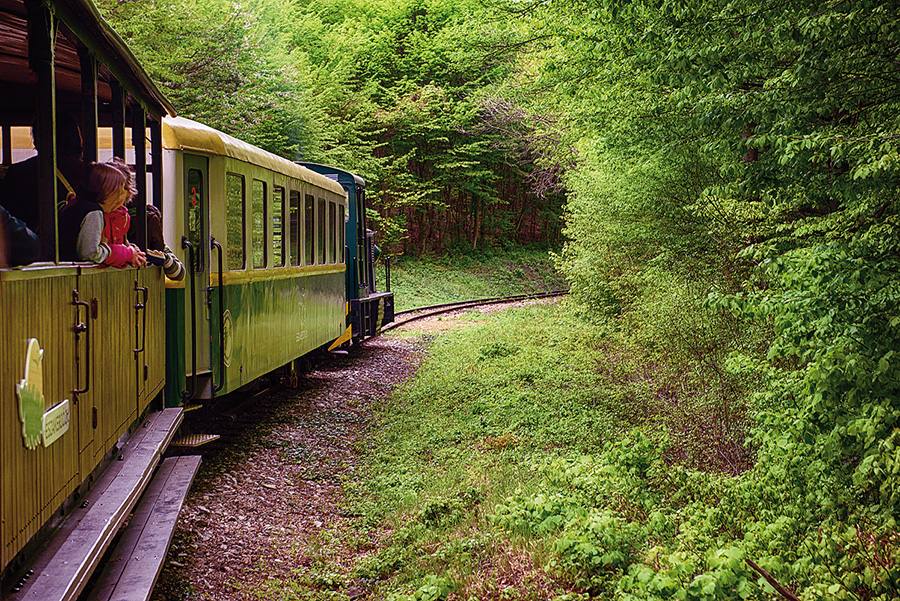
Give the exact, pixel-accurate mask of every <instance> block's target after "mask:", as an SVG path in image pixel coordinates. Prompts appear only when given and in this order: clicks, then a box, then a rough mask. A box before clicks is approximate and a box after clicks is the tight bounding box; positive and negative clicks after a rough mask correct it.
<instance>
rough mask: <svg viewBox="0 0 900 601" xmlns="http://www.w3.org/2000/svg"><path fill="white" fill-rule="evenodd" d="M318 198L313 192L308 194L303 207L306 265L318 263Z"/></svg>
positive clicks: (304, 256)
mask: <svg viewBox="0 0 900 601" xmlns="http://www.w3.org/2000/svg"><path fill="white" fill-rule="evenodd" d="M315 204H316V199H315V198H313V195H312V194H307V195H306V200H305V202H304V207H303V216H304V217H303V238H304V241H305V243H304V251H305V253H304V255H303V259H304V261H305V264H306V265H315V264H316V255H315V250H316V214H315Z"/></svg>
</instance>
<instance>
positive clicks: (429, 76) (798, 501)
mask: <svg viewBox="0 0 900 601" xmlns="http://www.w3.org/2000/svg"><path fill="white" fill-rule="evenodd" d="M98 4H99V5H100V7H101V10H102V11H103V12H104V15H105V16H106V18H107V19H108V20H109V21H110V22H111V23H112V24H113V26H114V27H115V28H116V30H117V31H118V32H119V33H120V34H121V35H122V36H123V37H124V38H125V39H126V40H127V41H128V43H129V44H130V46H131V48H132V50H133V51H134V53H135V54H136V55H137V57H138V58H139V59H140V60H141V61H142V63H143V64H144V65H145V67H146V68H147V69H148V71H149V73H150V74H151V75H152V76H153V77H154V78H155V79H156V80H157V81H158V82H159V84H160V85H161V87H162V88H163V89H164V90H165V91H166V93H167V95H168V96H169V98H170V99H171V100H172V101H173V103H174V104H175V106H176V107H177V108H178V110H179V111H180V112H181V114H182V115H184V116H188V117H191V118H194V119H197V120H200V121H203V122H206V123H208V124H210V125H212V126H215V127H218V128H220V129H222V130H224V131H226V132H228V133H231V134H233V135H236V136H238V137H241V138H244V139H247V140H249V141H251V142H253V143H255V144H257V145H259V146H261V147H263V148H266V149H268V150H271V151H272V152H276V153H278V154H281V155H283V156H287V157H290V158H302V159H303V160H308V161H315V162H322V163H329V164H333V165H336V166H339V167H341V168H345V169H348V170H350V171H354V172H356V173H358V174H360V175H361V176H363V177H364V178H365V179H366V180H367V181H368V182H369V185H370V188H369V190H370V194H371V196H370V199H371V200H372V201H373V202H372V207H373V209H374V210H373V211H372V214H371V217H372V220H373V223H375V224H376V225H375V227H376V229H378V230H379V231H380V235H381V241H380V243H381V244H382V246H383V247H384V248H385V250H386V252H387V253H388V254H391V255H394V256H401V255H423V254H434V253H437V254H453V253H465V252H470V251H471V250H473V249H475V250H477V249H482V248H505V247H511V246H523V245H524V246H527V245H537V246H542V247H547V248H551V249H554V251H555V261H556V264H557V267H558V268H559V269H560V270H561V271H562V272H563V273H564V274H565V276H566V278H567V280H568V282H569V284H570V286H571V291H572V294H571V297H572V299H571V302H572V303H573V304H574V306H575V307H576V308H577V311H578V315H579V319H581V320H582V322H583V323H588V324H603V326H602V327H603V328H605V331H614V332H615V335H612V334H611V335H610V338H609V339H602V340H599V341H598V342H597V343H596V344H597V347H598V348H608V349H613V350H611V351H610V352H611V353H614V354H615V356H616V357H618V358H619V359H620V360H621V361H625V362H630V363H639V364H640V365H641V366H642V368H641V370H638V371H637V372H636V373H638V374H639V375H640V374H644V375H641V376H640V377H641V378H643V379H642V380H641V382H644V384H641V385H642V386H644V393H645V394H646V398H647V399H649V401H648V402H652V403H656V404H660V405H666V404H667V403H669V404H670V405H669V406H679V407H680V406H684V405H688V404H690V405H691V406H692V407H700V408H702V410H699V411H698V412H695V413H694V414H693V415H694V416H697V415H701V416H703V419H704V420H705V421H703V422H702V423H701V424H699V425H698V423H696V422H690V423H682V424H680V426H679V425H678V424H676V425H675V426H673V427H672V428H670V429H669V430H668V431H664V430H661V429H654V430H652V431H648V430H644V429H642V428H641V427H640V423H639V420H638V421H637V422H635V423H636V425H637V426H638V427H636V428H635V429H634V430H632V431H630V432H627V433H625V434H624V435H622V436H621V437H619V438H616V439H612V440H608V441H607V442H606V443H605V444H603V445H601V446H599V447H598V448H596V449H593V450H591V449H586V450H584V451H585V455H584V456H583V457H581V458H573V457H561V458H560V459H559V461H558V462H556V463H554V464H553V465H550V466H547V467H546V470H547V473H548V476H547V484H546V487H545V490H544V491H543V492H542V493H540V494H526V493H522V494H520V495H518V496H513V497H510V498H509V499H508V500H507V501H506V502H504V503H503V504H502V506H498V507H497V508H496V509H495V510H494V513H493V514H492V516H491V519H492V520H493V522H492V523H493V524H494V526H495V527H496V528H498V529H500V530H505V531H508V532H511V533H515V534H516V535H517V536H524V537H526V538H527V537H545V538H550V539H552V540H554V541H555V543H554V545H553V547H552V549H553V556H554V559H553V560H552V561H551V562H550V564H549V565H551V566H553V569H554V570H556V571H557V573H558V574H562V575H563V576H561V577H563V578H565V579H566V581H567V582H568V583H569V584H570V585H571V587H572V590H574V591H575V592H571V593H567V595H563V596H560V597H558V598H559V599H564V598H565V599H589V598H596V599H672V598H676V599H710V600H712V599H788V600H797V599H804V600H808V599H824V598H829V599H855V600H860V601H866V600H870V599H883V600H887V599H894V598H897V597H898V596H900V533H898V528H897V522H896V516H897V515H898V513H900V477H898V473H900V356H898V354H900V278H898V275H897V274H898V273H900V216H898V205H897V201H898V198H897V195H898V180H900V153H898V148H900V17H898V14H897V6H896V5H895V4H894V3H890V2H879V1H876V0H857V1H854V2H847V1H846V0H829V1H827V2H821V1H815V2H814V1H810V0H778V1H775V0H754V1H752V2H750V1H747V0H733V1H730V2H709V1H706V0H654V1H644V0H615V1H613V0H567V1H566V2H554V1H552V0H293V1H291V0H242V1H240V2H235V1H232V0H202V1H201V0H155V1H154V2H136V1H133V0H130V1H129V0H100V1H99V2H98ZM610 324H612V325H610ZM597 327H598V328H600V326H599V325H598V326H597ZM610 328H612V329H611V330H610ZM505 352H506V351H504V350H503V348H500V347H498V348H496V349H494V350H492V351H490V353H489V354H491V353H493V355H496V354H497V353H499V354H503V353H505ZM493 355H492V356H493ZM635 377H638V376H635ZM673 411H674V410H673ZM699 431H703V432H705V435H706V436H708V438H705V439H702V441H701V442H702V444H700V443H697V440H699V439H697V438H696V437H697V436H698V432H699ZM686 432H688V433H692V436H694V437H695V442H694V444H693V446H691V445H690V444H685V443H683V442H679V441H680V440H681V439H682V438H684V436H685V433H686ZM435 582H437V581H436V580H435V581H431V583H432V588H431V589H427V587H423V588H421V589H419V591H418V592H417V593H416V595H418V596H414V597H409V598H417V599H426V598H429V599H438V598H443V597H441V595H446V594H447V592H446V591H444V592H441V590H440V586H438V585H437V584H435ZM426 589H427V590H432V589H433V590H437V591H438V592H436V593H434V595H433V596H428V594H430V593H428V594H426V593H427V591H426ZM447 590H450V589H449V588H448V589H447ZM422 591H426V592H422ZM399 598H400V597H398V599H399Z"/></svg>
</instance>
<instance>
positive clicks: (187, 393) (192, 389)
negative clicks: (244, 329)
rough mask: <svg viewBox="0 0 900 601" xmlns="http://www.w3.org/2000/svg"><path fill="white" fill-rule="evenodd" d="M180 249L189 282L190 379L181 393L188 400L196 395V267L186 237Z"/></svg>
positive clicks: (192, 248)
mask: <svg viewBox="0 0 900 601" xmlns="http://www.w3.org/2000/svg"><path fill="white" fill-rule="evenodd" d="M181 248H183V249H187V251H188V265H189V266H190V268H189V269H188V273H189V274H190V280H191V377H190V384H189V386H188V388H186V389H185V390H183V391H182V392H181V398H183V399H189V398H192V397H193V396H194V395H195V394H197V298H196V297H197V287H196V286H195V285H194V278H195V273H194V270H195V269H196V265H195V264H194V245H193V244H191V243H190V241H189V240H188V239H187V236H182V237H181Z"/></svg>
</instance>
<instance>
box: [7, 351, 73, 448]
mask: <svg viewBox="0 0 900 601" xmlns="http://www.w3.org/2000/svg"><path fill="white" fill-rule="evenodd" d="M27 344H28V348H27V350H26V351H25V377H24V378H23V379H22V380H21V381H20V382H19V383H18V384H16V395H17V396H18V397H19V420H20V421H21V422H22V438H23V439H24V442H25V447H26V448H28V449H30V450H32V451H33V450H34V449H36V448H37V447H38V444H40V443H41V442H43V444H44V446H45V447H48V446H50V445H51V444H53V442H54V441H56V440H58V439H59V438H60V437H61V436H62V435H63V434H65V433H66V432H68V431H69V425H70V423H71V412H70V409H69V399H66V400H64V401H63V402H61V403H57V404H56V405H54V406H53V407H51V408H50V409H49V410H48V411H46V412H45V411H44V406H45V400H44V366H43V362H44V350H43V349H42V348H41V345H40V343H39V342H38V340H37V338H30V339H29V340H28V343H27Z"/></svg>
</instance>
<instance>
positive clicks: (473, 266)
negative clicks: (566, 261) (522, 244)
mask: <svg viewBox="0 0 900 601" xmlns="http://www.w3.org/2000/svg"><path fill="white" fill-rule="evenodd" d="M381 270H383V267H382V268H380V272H379V273H378V274H377V275H376V277H377V278H382V277H383V275H384V272H383V271H381ZM379 281H381V280H380V279H379ZM565 287H567V285H566V283H565V280H564V279H563V278H562V276H561V275H560V274H559V273H558V272H557V271H556V270H555V269H554V267H553V263H552V261H551V259H550V256H549V253H548V252H547V251H546V250H543V251H541V250H516V251H510V252H508V253H504V254H483V255H456V256H442V257H400V258H399V259H395V260H394V262H393V263H391V289H392V290H393V291H394V297H395V299H396V303H397V306H396V309H397V310H398V311H402V310H404V309H414V308H416V307H424V306H427V305H435V304H439V303H448V302H454V301H460V300H471V299H476V298H488V297H494V296H511V295H514V294H527V293H532V292H547V291H550V290H557V289H561V288H565Z"/></svg>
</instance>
